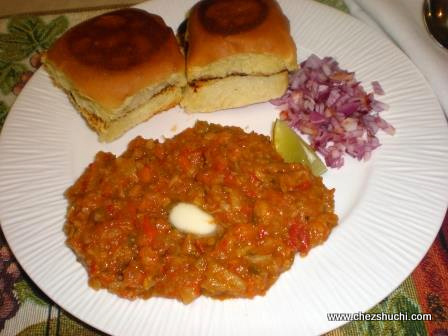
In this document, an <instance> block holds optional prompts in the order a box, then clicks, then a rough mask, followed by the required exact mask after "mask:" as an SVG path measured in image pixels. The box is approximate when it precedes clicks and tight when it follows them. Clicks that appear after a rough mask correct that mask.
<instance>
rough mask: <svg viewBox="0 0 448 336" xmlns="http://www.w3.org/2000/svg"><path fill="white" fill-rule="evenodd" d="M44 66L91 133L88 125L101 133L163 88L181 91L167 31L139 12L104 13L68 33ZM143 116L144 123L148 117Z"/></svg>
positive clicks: (180, 67) (179, 60)
mask: <svg viewBox="0 0 448 336" xmlns="http://www.w3.org/2000/svg"><path fill="white" fill-rule="evenodd" d="M44 63H45V65H46V68H47V70H48V72H49V74H50V75H51V77H52V78H53V79H54V82H55V83H56V84H57V85H58V86H60V87H62V88H63V89H64V90H66V91H67V93H68V94H69V96H70V97H71V99H72V101H74V103H75V106H76V107H77V108H78V109H79V110H82V111H84V112H83V115H84V116H87V115H89V116H91V117H90V118H87V117H86V118H87V121H88V122H89V124H90V125H91V126H92V127H93V128H94V129H96V130H99V128H98V127H96V126H95V125H94V124H93V121H92V120H99V121H101V123H102V125H103V126H104V127H106V128H107V127H109V126H110V125H112V124H115V125H116V124H117V123H114V122H115V121H116V120H117V119H120V118H128V116H127V115H128V114H131V113H133V111H134V110H135V109H139V108H141V107H142V106H145V105H147V104H148V102H149V101H150V100H151V99H152V98H153V97H155V96H156V95H158V94H159V93H161V92H162V91H163V90H165V89H166V88H170V87H177V88H178V89H179V90H177V91H180V88H182V87H183V86H185V85H186V79H185V61H184V56H183V54H182V53H181V51H180V48H179V46H178V44H177V40H176V38H175V36H174V33H173V31H172V30H171V29H170V28H169V27H167V26H166V25H165V23H164V21H163V19H162V18H161V17H159V16H157V15H154V14H150V13H148V12H146V11H143V10H140V9H123V10H118V11H114V12H109V13H106V14H103V15H100V16H97V17H94V18H92V19H90V20H87V21H85V22H83V23H81V24H79V25H77V26H75V27H73V28H71V29H70V30H69V31H67V32H66V33H65V34H64V35H63V36H62V37H61V38H60V39H58V40H57V41H56V42H55V43H54V45H53V46H52V47H51V48H50V49H49V50H48V52H47V53H46V55H45V56H44ZM176 97H177V95H176ZM176 99H177V98H176ZM179 99H180V98H179ZM179 99H177V101H179ZM154 101H156V100H154ZM164 105H166V106H168V107H170V106H172V103H170V104H164ZM168 107H165V108H168ZM153 110H154V111H156V110H157V111H159V110H160V108H159V107H155V108H154V109H153ZM147 111H148V115H147V117H149V116H150V115H152V114H153V113H154V111H150V110H147ZM140 113H142V112H140ZM147 117H146V118H143V119H142V118H140V119H142V120H144V119H147ZM99 132H100V131H99ZM112 133H114V134H115V135H117V136H118V133H120V132H119V131H116V132H115V131H114V132H112ZM100 134H101V132H100ZM110 138H111V137H103V139H110Z"/></svg>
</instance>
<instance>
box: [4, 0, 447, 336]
mask: <svg viewBox="0 0 448 336" xmlns="http://www.w3.org/2000/svg"><path fill="white" fill-rule="evenodd" d="M193 2H194V1H193V0H188V1H184V0H182V1H180V0H179V1H175V2H174V1H172V2H170V3H169V5H168V3H167V2H166V1H163V0H152V1H150V2H149V3H145V4H143V5H141V7H142V8H144V9H147V10H148V11H151V12H155V13H159V14H161V15H162V16H163V17H164V18H165V20H166V21H167V23H168V24H169V25H171V26H172V27H174V28H176V27H177V26H178V24H179V23H180V22H181V21H182V20H183V18H184V15H185V13H186V11H187V9H188V8H190V6H191V5H192V3H193ZM281 5H282V7H283V9H284V11H285V13H287V15H288V16H289V18H290V21H291V28H292V33H293V35H294V38H295V40H296V43H297V46H298V51H299V56H300V59H304V58H305V57H306V56H308V55H309V54H310V53H311V52H314V53H316V54H318V55H320V56H327V55H329V56H334V57H336V58H337V59H338V60H339V61H340V63H341V66H342V67H344V68H347V69H350V70H355V71H356V75H357V77H358V79H360V80H362V81H363V83H365V87H366V89H368V90H370V84H368V83H370V82H371V81H373V80H379V81H380V82H381V83H382V85H383V87H384V89H385V91H386V92H387V95H386V96H384V98H383V101H385V102H386V103H388V104H389V105H390V107H391V108H390V110H389V111H387V112H385V113H384V117H385V119H387V120H388V121H390V122H391V123H392V124H393V125H394V126H395V127H396V128H397V133H396V135H395V136H393V137H392V136H386V135H384V136H383V135H381V141H382V143H383V146H382V147H380V148H379V149H378V150H376V151H375V152H374V154H373V156H372V159H371V160H370V161H369V162H367V163H362V162H361V163H359V162H356V161H353V160H348V161H347V163H346V165H345V166H344V167H343V168H342V169H340V170H331V171H330V172H329V173H327V174H326V175H325V178H324V180H325V183H326V184H327V185H328V186H334V187H336V209H337V212H338V214H339V216H340V224H339V226H338V227H337V228H336V229H335V230H334V231H333V233H332V234H331V236H330V238H329V239H328V241H327V242H326V243H325V244H324V245H323V246H320V247H318V248H316V249H314V250H313V251H312V252H311V253H310V254H309V256H307V257H306V258H296V261H295V263H294V266H293V267H292V269H291V270H290V271H288V272H286V273H284V274H283V275H282V276H281V277H280V279H279V280H278V282H277V283H276V284H275V285H274V286H273V287H272V288H271V289H270V290H269V292H268V293H267V295H266V296H265V297H257V298H255V299H254V300H243V299H237V300H227V301H217V300H212V299H208V298H200V299H198V300H196V301H195V302H193V303H192V304H190V305H183V304H182V303H179V302H177V301H174V300H169V299H162V298H155V299H150V300H147V301H143V300H137V301H134V302H130V301H127V300H124V299H119V298H117V297H116V296H114V295H111V294H109V293H107V292H106V291H99V292H96V291H94V290H92V289H90V288H89V287H88V286H87V277H86V272H85V270H84V268H83V267H82V266H81V265H80V264H79V263H78V262H77V261H76V258H75V256H74V254H73V253H72V251H71V250H70V249H69V248H67V247H66V245H65V243H64V240H65V239H64V238H65V237H64V234H63V232H62V227H63V225H64V217H65V212H66V201H65V199H64V197H63V195H62V194H63V192H64V190H65V189H66V188H67V187H68V186H69V185H71V184H72V183H73V182H74V181H75V179H76V178H77V177H78V176H79V175H80V174H81V172H82V170H83V169H84V167H86V165H87V164H88V163H89V162H90V161H91V160H92V158H93V155H94V154H95V153H96V152H97V151H99V150H107V151H113V152H114V153H117V154H119V153H121V152H122V151H123V150H124V148H125V147H126V144H127V143H128V142H129V140H131V139H132V138H134V137H135V136H136V135H138V134H141V135H143V136H145V137H152V138H158V137H160V136H167V137H170V136H172V135H173V134H174V133H177V132H180V131H181V130H182V129H184V128H186V127H187V126H191V125H193V123H194V121H195V120H196V119H197V118H201V119H204V120H208V121H210V122H217V123H221V124H226V125H239V126H241V127H246V128H247V129H251V130H255V131H258V132H262V133H265V134H269V133H270V128H271V123H272V121H273V120H274V119H275V117H276V116H277V112H276V111H275V108H274V107H273V106H271V105H270V104H268V103H266V104H258V105H254V106H250V107H247V108H244V109H236V110H232V111H225V112H217V113H213V114H200V115H187V114H184V113H183V112H182V111H181V110H180V109H179V108H174V109H172V110H170V111H168V112H165V113H162V114H160V115H158V116H156V117H155V118H153V119H151V120H150V121H148V122H146V123H144V124H142V125H140V126H138V127H136V128H135V129H133V130H132V131H130V132H129V133H127V134H126V135H125V136H124V137H123V138H121V139H119V140H118V141H116V142H114V143H112V144H109V145H104V144H100V143H98V142H97V137H96V134H94V133H93V132H92V131H90V130H89V129H88V128H87V127H86V125H85V123H84V121H83V119H82V118H81V117H80V116H79V114H78V113H77V112H76V111H75V110H74V109H73V108H72V106H71V105H70V104H69V102H68V100H67V98H66V96H65V94H64V93H63V92H61V91H60V90H59V89H56V88H55V87H54V86H53V85H52V83H51V81H50V79H49V78H48V76H47V74H46V73H45V72H44V71H43V70H42V69H41V70H39V71H38V72H37V73H36V74H35V75H34V76H33V78H32V79H31V81H30V83H29V84H28V85H27V86H26V87H25V89H24V90H23V93H22V94H21V95H20V96H19V97H18V99H17V102H16V104H15V105H14V107H13V108H12V110H11V112H10V114H9V116H8V119H7V120H6V124H5V126H4V129H3V132H2V134H1V138H0V160H1V161H0V216H1V217H0V220H1V223H2V227H3V230H4V233H5V236H6V238H7V240H8V242H9V244H10V246H11V248H12V250H13V252H14V254H15V255H16V257H17V259H18V260H19V262H20V263H21V265H22V266H23V268H24V269H25V271H26V272H27V273H28V274H29V276H30V277H31V278H32V279H33V280H34V282H35V283H36V284H37V285H38V286H39V287H40V288H41V289H42V290H43V291H44V292H45V293H46V294H48V296H49V297H50V298H52V299H53V300H54V301H55V302H56V303H58V304H59V305H61V306H62V307H63V308H64V309H66V310H67V311H68V312H70V313H71V314H73V315H75V316H76V317H78V318H80V319H81V320H83V321H85V322H87V323H89V324H91V325H92V326H94V327H96V328H98V329H101V330H103V331H105V332H108V333H110V334H114V335H195V336H198V335H230V334H232V335H235V334H239V335H245V334H246V335H248V334H254V333H255V332H256V333H257V335H272V334H274V332H276V333H279V334H282V335H305V334H320V333H323V332H325V331H328V330H330V329H333V328H336V327H338V326H339V325H341V324H342V323H343V322H329V321H328V320H327V313H332V312H333V313H338V312H339V313H340V312H359V311H365V310H367V309H369V308H370V307H372V306H373V305H375V304H376V303H378V302H379V301H380V300H381V299H383V298H384V297H385V296H387V294H389V293H390V292H391V291H392V290H393V289H394V288H396V287H397V286H398V285H400V283H401V282H402V281H403V280H404V279H405V278H406V277H407V276H408V275H409V274H410V273H411V271H412V270H413V269H414V267H415V266H416V265H417V264H418V262H419V261H420V260H421V258H422V257H423V256H424V254H425V252H426V251H427V249H428V248H429V247H430V245H431V243H432V241H433V239H434V237H435V235H436V233H437V231H438V229H439V227H440V224H441V222H442V218H443V215H444V214H445V209H446V205H447V204H448V132H447V127H446V122H445V120H444V118H443V114H442V112H441V109H440V107H439V105H438V103H437V101H436V99H435V97H434V95H433V93H432V91H431V89H430V88H429V87H428V85H427V84H426V82H425V81H424V79H423V77H422V75H421V74H420V73H419V72H418V71H417V70H416V68H415V67H414V66H413V65H412V63H411V62H410V61H409V60H408V59H407V58H406V57H405V56H404V55H403V54H402V53H401V52H400V51H399V50H398V49H397V48H396V47H395V46H394V45H393V44H392V43H391V42H389V41H388V40H386V39H385V38H383V37H382V36H380V35H379V34H378V33H376V32H374V31H372V30H370V29H369V28H368V27H367V26H365V25H363V24H362V23H360V22H358V21H357V20H355V19H353V18H352V17H350V16H348V15H345V14H343V13H340V12H338V11H336V10H333V9H331V8H329V7H326V6H323V5H319V4H317V3H314V2H309V1H303V0H300V1H299V0H285V1H281Z"/></svg>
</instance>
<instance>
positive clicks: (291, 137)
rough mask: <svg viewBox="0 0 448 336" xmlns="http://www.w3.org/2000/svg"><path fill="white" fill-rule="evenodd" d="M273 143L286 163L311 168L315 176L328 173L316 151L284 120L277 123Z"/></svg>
mask: <svg viewBox="0 0 448 336" xmlns="http://www.w3.org/2000/svg"><path fill="white" fill-rule="evenodd" d="M273 143H274V147H275V150H276V151H277V153H279V154H280V156H281V157H282V158H283V160H285V162H291V163H292V162H299V163H302V164H304V165H306V166H308V167H309V168H310V170H311V172H312V173H313V174H314V176H319V175H322V174H323V173H325V172H326V171H327V167H326V166H325V164H324V163H323V162H322V160H321V159H320V158H319V157H318V156H317V154H316V153H315V152H314V150H313V149H312V148H311V147H310V146H309V145H308V144H307V143H306V142H305V141H304V140H303V139H302V138H301V137H300V136H299V135H298V134H297V133H296V132H294V130H292V129H291V128H290V127H289V126H288V124H287V123H286V122H285V121H283V120H279V119H277V120H276V121H275V124H274V130H273Z"/></svg>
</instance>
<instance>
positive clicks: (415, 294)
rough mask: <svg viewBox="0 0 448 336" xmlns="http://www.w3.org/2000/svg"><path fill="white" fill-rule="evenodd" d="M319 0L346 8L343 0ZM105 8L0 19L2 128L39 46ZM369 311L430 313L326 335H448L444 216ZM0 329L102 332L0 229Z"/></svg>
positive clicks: (34, 65) (21, 332) (8, 331)
mask: <svg viewBox="0 0 448 336" xmlns="http://www.w3.org/2000/svg"><path fill="white" fill-rule="evenodd" d="M320 1H321V2H323V3H325V4H327V5H330V6H333V7H336V8H338V9H340V10H343V11H347V8H346V7H345V5H344V3H343V2H342V0H320ZM104 11H106V10H96V11H79V12H71V13H63V14H55V15H41V16H33V15H28V16H20V17H10V18H4V19H0V130H1V127H2V125H3V123H4V121H5V119H6V116H7V114H8V111H9V109H10V108H11V106H12V104H13V103H14V101H15V99H16V97H17V95H19V94H20V91H21V90H22V88H23V86H24V85H25V84H26V82H27V81H28V80H29V78H30V77H31V76H32V75H33V72H34V71H35V70H36V69H37V68H38V67H39V66H40V56H41V53H42V51H43V50H45V49H47V48H48V47H49V46H50V45H51V44H52V42H53V41H54V40H55V39H56V38H57V37H58V36H59V35H60V34H61V33H63V32H64V31H65V30H66V29H67V28H68V27H70V26H72V25H74V24H76V23H78V22H80V21H82V20H85V19H86V18H88V17H92V16H94V15H98V14H100V13H102V12H104ZM0 160H1V158H0ZM0 178H1V176H0ZM369 312H371V313H378V312H379V313H381V312H385V313H388V314H393V313H400V312H401V313H408V314H409V315H410V314H412V313H430V314H431V315H432V321H412V322H411V321H360V322H351V323H349V324H346V325H345V326H343V327H341V328H339V329H337V330H334V331H332V332H330V333H329V334H328V335H332V336H334V335H434V336H435V335H437V336H442V335H448V216H446V217H445V220H444V223H443V226H442V229H441V230H440V232H439V234H438V236H437V238H436V240H435V241H434V243H433V245H432V246H431V249H430V250H429V252H428V253H427V255H426V256H425V257H424V259H423V260H422V262H421V263H420V264H419V266H418V267H417V268H416V269H415V270H414V272H413V273H412V274H411V275H410V276H409V277H408V278H407V279H406V280H405V281H404V282H403V284H401V286H400V287H398V288H397V289H396V290H395V291H393V292H392V294H390V295H389V296H388V297H387V298H386V299H384V300H383V301H382V302H380V303H379V304H378V305H376V306H375V307H373V308H372V309H371V310H370V311H369ZM0 335H33V336H35V335H81V336H82V335H104V334H103V333H101V332H99V331H97V330H95V329H93V328H91V327H89V326H87V325H85V324H84V323H82V322H81V321H79V320H77V319H76V318H74V317H73V316H70V314H69V313H67V312H65V311H64V310H62V309H61V308H59V307H58V306H57V305H56V304H54V303H53V302H52V301H51V300H50V299H49V298H48V297H46V296H45V294H43V293H42V292H40V291H39V289H38V288H37V287H36V286H35V285H34V284H33V282H32V281H31V280H30V278H28V276H27V275H26V274H25V273H24V272H23V271H22V270H21V269H20V266H19V264H18V263H17V261H16V260H15V259H14V256H13V255H12V254H11V251H10V250H9V248H8V245H7V243H6V241H5V238H4V236H3V233H2V232H1V231H0Z"/></svg>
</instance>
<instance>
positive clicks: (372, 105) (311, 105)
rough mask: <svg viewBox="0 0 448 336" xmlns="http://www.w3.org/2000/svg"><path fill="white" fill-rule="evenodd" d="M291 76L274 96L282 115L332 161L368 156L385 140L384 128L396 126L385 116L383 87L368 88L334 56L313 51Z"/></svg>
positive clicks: (337, 165)
mask: <svg viewBox="0 0 448 336" xmlns="http://www.w3.org/2000/svg"><path fill="white" fill-rule="evenodd" d="M300 66H301V67H300V69H299V70H298V71H296V72H295V73H293V74H291V75H290V77H289V87H288V90H287V91H286V93H285V94H284V95H283V96H282V97H281V98H278V99H274V100H272V101H271V103H273V104H274V105H277V106H279V107H280V108H281V109H282V111H281V113H280V118H281V119H283V120H287V121H288V122H289V124H290V125H291V126H292V127H294V128H295V129H297V130H299V131H300V132H301V133H304V134H307V135H308V137H309V140H310V142H311V147H312V148H313V149H314V150H316V151H318V152H319V153H321V154H322V155H323V156H324V158H325V163H326V164H327V166H329V167H332V168H340V167H342V166H343V164H344V157H343V156H344V153H347V154H349V155H350V156H352V157H354V158H356V159H358V160H368V159H369V158H370V156H371V153H372V151H373V150H374V149H375V148H378V147H379V146H380V142H379V140H378V138H377V137H376V134H377V132H378V130H379V129H381V130H383V131H384V132H386V133H387V134H390V135H393V134H394V133H395V128H394V127H393V126H392V125H390V124H389V123H388V122H386V121H385V120H384V119H382V118H381V117H380V112H382V111H384V110H387V109H388V108H389V107H388V105H387V104H385V103H383V102H380V101H378V100H376V99H375V97H374V95H375V94H377V95H383V94H384V90H383V88H382V87H381V85H380V83H378V82H377V81H374V82H372V89H373V92H372V93H366V91H365V90H364V88H363V87H362V85H361V84H360V82H358V81H357V80H356V78H355V74H354V72H348V71H347V70H343V69H341V68H339V65H338V62H337V61H336V60H335V59H334V58H332V57H325V58H323V59H320V58H319V57H318V56H316V55H314V54H313V55H311V56H310V57H309V58H308V59H307V60H306V61H304V62H302V63H301V64H300Z"/></svg>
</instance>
